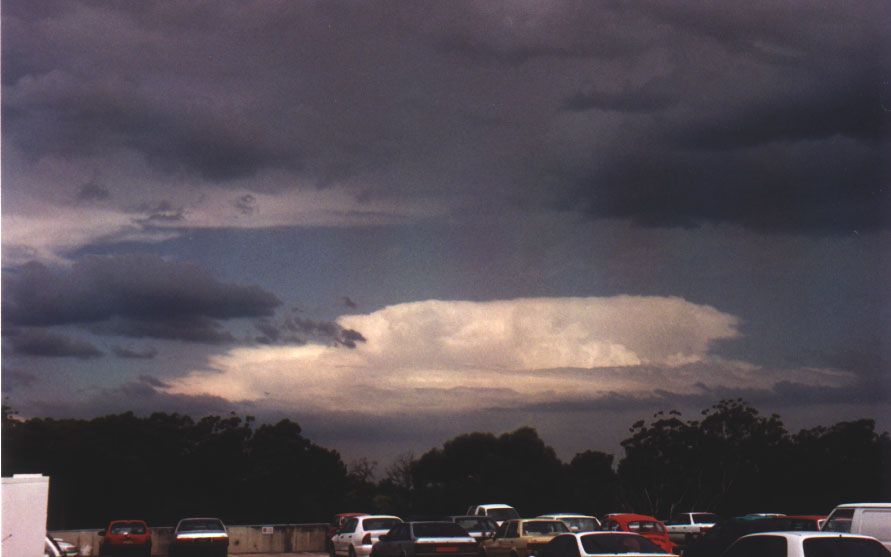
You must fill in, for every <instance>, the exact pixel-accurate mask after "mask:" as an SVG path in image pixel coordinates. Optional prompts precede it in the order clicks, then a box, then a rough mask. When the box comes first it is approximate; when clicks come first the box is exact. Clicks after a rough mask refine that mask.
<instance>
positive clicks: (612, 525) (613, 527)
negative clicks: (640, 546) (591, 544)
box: [604, 520, 622, 532]
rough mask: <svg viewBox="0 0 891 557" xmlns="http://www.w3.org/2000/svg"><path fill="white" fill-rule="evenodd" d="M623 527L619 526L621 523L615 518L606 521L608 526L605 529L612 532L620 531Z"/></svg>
mask: <svg viewBox="0 0 891 557" xmlns="http://www.w3.org/2000/svg"><path fill="white" fill-rule="evenodd" d="M621 529H622V528H621V527H620V526H619V523H618V522H616V521H615V520H608V521H607V522H606V527H605V528H604V530H609V531H611V532H618V531H619V530H621Z"/></svg>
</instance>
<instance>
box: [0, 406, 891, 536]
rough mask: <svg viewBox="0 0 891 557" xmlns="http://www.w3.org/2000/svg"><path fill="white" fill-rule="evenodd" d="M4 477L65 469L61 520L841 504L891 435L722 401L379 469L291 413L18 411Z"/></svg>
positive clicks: (872, 495) (493, 441)
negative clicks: (571, 438) (559, 441)
mask: <svg viewBox="0 0 891 557" xmlns="http://www.w3.org/2000/svg"><path fill="white" fill-rule="evenodd" d="M2 435H3V437H2V442H3V462H2V471H3V475H4V476H7V475H11V474H13V473H26V472H41V473H44V474H47V475H49V476H51V478H52V479H51V496H50V516H49V526H50V527H51V528H80V527H94V526H97V525H101V524H103V523H104V522H105V521H107V520H109V519H112V518H121V517H140V518H145V519H146V520H148V521H149V522H150V523H152V524H156V525H165V524H166V525H170V524H173V523H175V521H176V520H177V519H179V518H181V517H183V516H187V515H190V516H197V515H211V516H219V517H221V518H223V520H224V521H227V522H229V523H232V524H238V523H242V524H244V523H277V522H314V521H326V520H327V519H328V518H329V517H330V516H331V515H333V514H334V513H336V512H343V511H364V512H387V513H394V514H398V515H400V516H412V515H424V516H431V515H439V514H460V513H462V512H463V511H464V510H465V509H466V508H467V506H468V505H470V504H472V503H480V502H509V503H511V504H513V505H514V506H516V507H517V508H518V509H519V510H520V512H521V514H523V515H526V516H534V515H536V514H542V513H545V512H560V511H573V512H584V513H588V514H594V515H602V514H605V513H607V512H616V511H631V510H634V511H637V512H643V513H646V514H653V515H656V516H660V517H665V516H668V515H670V514H671V513H673V512H677V511H683V510H709V511H715V512H718V513H720V514H724V515H734V514H742V513H746V512H768V511H770V512H786V513H826V512H828V511H829V510H831V508H832V507H833V506H835V505H836V504H838V503H842V502H852V501H867V500H886V501H887V500H891V440H889V436H888V434H887V432H883V433H878V432H876V430H875V423H874V422H873V421H872V420H858V421H853V422H841V423H838V424H836V425H833V426H830V427H816V428H813V429H807V430H802V431H800V432H799V433H797V434H791V433H790V432H788V431H787V430H786V428H785V426H784V425H783V423H782V421H781V420H780V418H779V416H776V415H772V416H762V415H760V414H759V412H758V411H757V410H755V409H754V408H752V407H751V406H749V405H747V404H746V403H745V402H743V401H742V400H723V401H721V402H719V403H718V404H716V405H714V406H713V407H711V408H709V409H707V410H704V411H703V412H702V416H701V419H696V420H685V419H683V418H682V416H681V415H680V414H679V413H678V412H675V411H671V412H668V413H663V412H659V413H657V414H656V415H654V416H653V418H652V419H651V420H650V421H639V422H637V423H635V424H633V425H632V427H631V430H630V437H629V438H628V439H626V440H625V441H623V442H622V446H623V447H624V450H625V456H624V458H622V460H621V461H619V462H618V465H617V466H615V465H614V464H615V462H614V459H613V456H612V455H610V454H606V453H603V452H599V451H592V450H589V451H584V452H581V453H579V454H576V455H575V456H574V457H573V458H572V460H571V461H570V462H568V463H564V462H562V461H561V460H560V459H559V458H558V457H557V455H556V453H555V452H554V450H553V449H552V448H551V447H549V446H548V445H546V444H545V442H544V441H543V440H542V439H541V438H540V437H539V436H538V433H537V432H536V431H535V430H534V429H532V428H530V427H524V428H520V429H518V430H516V431H513V432H510V433H505V434H503V435H498V436H496V435H493V434H490V433H469V434H465V435H460V436H458V437H455V438H454V439H451V440H450V441H448V442H446V443H445V444H444V445H443V446H442V447H439V448H434V449H431V450H430V451H428V452H426V453H425V454H423V455H422V456H420V457H419V458H415V457H414V456H413V455H411V454H404V455H399V456H398V457H397V458H396V459H395V460H394V461H393V463H392V464H390V466H389V467H387V468H386V470H384V473H383V474H382V477H381V478H380V479H377V478H376V474H375V471H376V470H375V469H376V464H375V463H374V462H369V461H368V460H365V459H360V460H358V461H356V462H353V463H352V464H351V465H350V466H347V465H345V463H344V462H343V461H342V459H341V457H340V455H339V454H338V453H337V452H336V451H334V450H330V449H326V448H323V447H320V446H318V445H316V444H314V443H312V442H310V441H309V440H307V439H306V438H304V437H303V435H302V432H301V429H300V426H299V425H298V424H296V423H294V422H292V421H289V420H283V421H280V422H278V423H276V424H263V425H257V424H256V423H255V421H254V419H253V418H251V417H246V418H241V417H239V416H235V415H229V416H226V417H219V416H210V417H206V418H203V419H201V420H197V421H195V420H193V419H192V418H190V417H188V416H183V415H179V414H163V413H156V414H152V415H151V416H149V417H143V418H141V417H137V416H135V415H133V414H132V413H125V414H120V415H113V416H105V417H102V418H96V419H93V420H88V421H87V420H54V419H41V418H34V419H29V420H18V419H16V417H15V416H14V414H13V413H12V412H11V411H10V410H9V409H7V408H5V409H4V412H3V431H2Z"/></svg>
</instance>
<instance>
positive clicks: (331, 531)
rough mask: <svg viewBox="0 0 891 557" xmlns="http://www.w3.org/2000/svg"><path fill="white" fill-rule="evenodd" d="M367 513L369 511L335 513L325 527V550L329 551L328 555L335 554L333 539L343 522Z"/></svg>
mask: <svg viewBox="0 0 891 557" xmlns="http://www.w3.org/2000/svg"><path fill="white" fill-rule="evenodd" d="M365 514H368V513H338V514H336V515H334V518H332V519H331V522H329V523H328V526H327V528H326V529H325V551H327V552H328V555H334V545H332V543H331V539H332V538H333V537H334V536H335V535H336V534H337V531H338V530H340V529H341V528H342V527H343V523H344V522H346V521H347V519H349V518H353V517H354V516H362V515H365Z"/></svg>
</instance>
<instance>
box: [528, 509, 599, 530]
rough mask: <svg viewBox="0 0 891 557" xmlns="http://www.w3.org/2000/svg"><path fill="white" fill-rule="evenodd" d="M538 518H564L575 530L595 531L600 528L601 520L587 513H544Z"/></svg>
mask: <svg viewBox="0 0 891 557" xmlns="http://www.w3.org/2000/svg"><path fill="white" fill-rule="evenodd" d="M536 518H549V519H551V520H562V521H563V522H565V523H566V525H567V526H569V529H570V530H571V531H573V532H594V531H597V530H600V521H599V520H597V517H594V516H590V515H587V514H573V513H555V514H543V515H541V516H538V517H536Z"/></svg>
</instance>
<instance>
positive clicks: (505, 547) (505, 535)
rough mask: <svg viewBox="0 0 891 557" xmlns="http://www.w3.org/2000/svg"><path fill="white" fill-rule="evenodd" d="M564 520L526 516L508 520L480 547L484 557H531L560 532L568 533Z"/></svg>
mask: <svg viewBox="0 0 891 557" xmlns="http://www.w3.org/2000/svg"><path fill="white" fill-rule="evenodd" d="M568 533H569V526H567V525H566V523H565V522H563V521H562V520H548V519H543V518H525V519H520V520H508V521H506V522H504V523H503V524H502V525H501V526H499V527H498V530H497V531H496V532H495V537H494V538H492V539H491V540H486V541H484V542H483V543H482V545H481V548H480V555H481V556H482V557H529V556H530V555H534V554H535V552H536V551H537V550H539V549H541V548H542V547H544V545H545V544H546V543H548V542H549V541H551V538H553V537H554V536H556V535H558V534H568Z"/></svg>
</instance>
